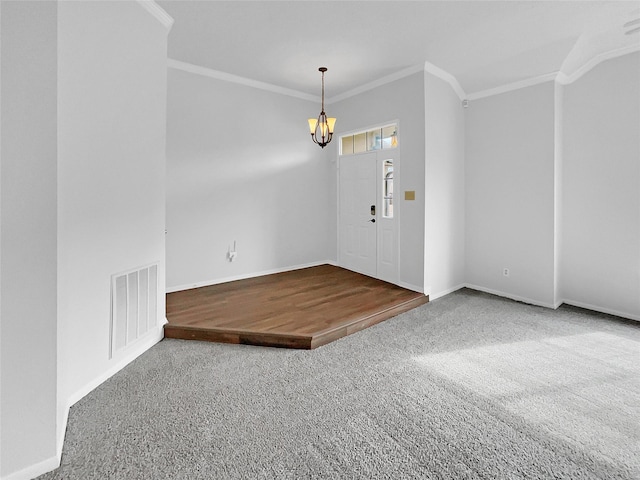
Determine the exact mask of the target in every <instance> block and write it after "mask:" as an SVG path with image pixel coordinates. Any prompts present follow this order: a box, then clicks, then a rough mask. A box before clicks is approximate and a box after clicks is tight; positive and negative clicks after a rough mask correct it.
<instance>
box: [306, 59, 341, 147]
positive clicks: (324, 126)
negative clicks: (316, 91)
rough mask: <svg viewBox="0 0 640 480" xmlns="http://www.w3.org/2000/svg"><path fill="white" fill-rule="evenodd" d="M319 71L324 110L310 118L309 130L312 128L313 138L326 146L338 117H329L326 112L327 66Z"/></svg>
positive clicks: (322, 145)
mask: <svg viewBox="0 0 640 480" xmlns="http://www.w3.org/2000/svg"><path fill="white" fill-rule="evenodd" d="M318 71H320V72H322V110H321V111H320V115H319V116H318V118H310V119H309V130H311V139H312V140H313V141H314V142H315V143H317V144H318V145H320V146H321V147H322V148H324V147H326V146H327V144H328V143H329V142H330V141H331V137H333V126H334V125H335V124H336V119H335V118H327V114H326V113H324V72H326V71H327V67H320V68H319V69H318Z"/></svg>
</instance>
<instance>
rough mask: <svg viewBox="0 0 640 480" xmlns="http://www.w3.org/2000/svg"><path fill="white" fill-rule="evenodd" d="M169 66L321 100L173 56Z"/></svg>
mask: <svg viewBox="0 0 640 480" xmlns="http://www.w3.org/2000/svg"><path fill="white" fill-rule="evenodd" d="M167 67H169V68H173V69H176V70H182V71H183V72H189V73H193V74H195V75H202V76H204V77H209V78H215V79H216V80H222V81H224V82H231V83H237V84H239V85H244V86H246V87H252V88H257V89H260V90H266V91H267V92H273V93H279V94H281V95H287V96H289V97H294V98H299V99H302V100H309V101H311V102H319V101H320V97H318V96H316V95H311V94H308V93H304V92H300V91H298V90H293V89H291V88H285V87H279V86H278V85H273V84H271V83H266V82H260V81H258V80H251V79H250V78H245V77H240V76H238V75H233V74H231V73H225V72H220V71H219V70H213V69H211V68H207V67H201V66H200V65H194V64H192V63H187V62H182V61H180V60H174V59H172V58H168V59H167Z"/></svg>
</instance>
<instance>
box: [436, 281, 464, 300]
mask: <svg viewBox="0 0 640 480" xmlns="http://www.w3.org/2000/svg"><path fill="white" fill-rule="evenodd" d="M465 286H466V285H465V284H464V283H461V284H460V285H456V286H455V287H451V288H447V289H446V290H443V291H441V292H438V293H434V294H433V295H429V301H431V300H435V299H436V298H440V297H444V296H446V295H449V294H450V293H453V292H457V291H458V290H460V289H461V288H464V287H465Z"/></svg>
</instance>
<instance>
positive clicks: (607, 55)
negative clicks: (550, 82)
mask: <svg viewBox="0 0 640 480" xmlns="http://www.w3.org/2000/svg"><path fill="white" fill-rule="evenodd" d="M638 51H640V44H637V45H628V46H626V47H623V48H619V49H617V50H611V51H609V52H604V53H600V54H599V55H596V56H595V57H593V58H592V59H591V60H589V61H588V62H587V63H585V64H584V65H582V66H581V67H580V68H578V69H577V70H576V71H575V72H573V73H572V74H570V75H567V74H566V73H563V72H558V76H557V77H556V82H558V83H559V84H560V85H568V84H570V83H573V82H575V81H576V80H578V79H579V78H580V77H582V76H583V75H584V74H585V73H587V72H588V71H590V70H591V69H593V68H594V67H595V66H597V65H599V64H600V63H602V62H604V61H606V60H611V59H612V58H617V57H622V56H623V55H627V54H629V53H634V52H638Z"/></svg>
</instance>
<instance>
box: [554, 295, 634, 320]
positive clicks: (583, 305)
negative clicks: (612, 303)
mask: <svg viewBox="0 0 640 480" xmlns="http://www.w3.org/2000/svg"><path fill="white" fill-rule="evenodd" d="M562 303H565V304H567V305H573V306H574V307H578V308H584V309H586V310H592V311H594V312H600V313H605V314H607V315H615V316H616V317H622V318H628V319H630V320H636V321H639V322H640V315H635V314H633V313H628V312H621V311H620V310H614V309H612V308H606V307H600V306H598V305H591V304H589V303H584V302H576V301H575V300H569V299H564V300H563V301H562Z"/></svg>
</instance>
